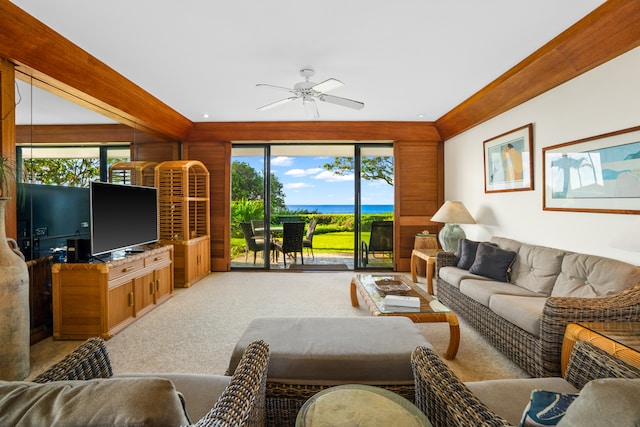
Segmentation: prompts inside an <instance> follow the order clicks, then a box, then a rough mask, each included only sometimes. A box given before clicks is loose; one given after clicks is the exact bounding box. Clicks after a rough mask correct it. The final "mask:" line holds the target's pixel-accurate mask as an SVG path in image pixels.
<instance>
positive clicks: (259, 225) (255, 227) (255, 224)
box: [251, 219, 264, 239]
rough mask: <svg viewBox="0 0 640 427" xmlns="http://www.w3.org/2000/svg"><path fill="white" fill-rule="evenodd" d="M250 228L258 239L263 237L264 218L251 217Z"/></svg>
mask: <svg viewBox="0 0 640 427" xmlns="http://www.w3.org/2000/svg"><path fill="white" fill-rule="evenodd" d="M251 230H252V231H253V235H254V236H255V237H256V238H258V239H264V220H263V219H252V220H251Z"/></svg>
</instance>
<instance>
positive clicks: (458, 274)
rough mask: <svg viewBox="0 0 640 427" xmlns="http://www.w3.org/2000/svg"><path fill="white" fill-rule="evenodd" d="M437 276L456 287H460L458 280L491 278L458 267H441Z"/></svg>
mask: <svg viewBox="0 0 640 427" xmlns="http://www.w3.org/2000/svg"><path fill="white" fill-rule="evenodd" d="M438 277H439V278H440V279H442V280H444V281H445V282H447V283H449V284H450V285H451V286H454V287H456V288H460V282H461V281H462V280H463V279H477V280H491V279H489V278H488V277H484V276H480V275H478V274H472V273H469V270H463V269H462V268H458V267H442V268H441V269H440V270H439V271H438Z"/></svg>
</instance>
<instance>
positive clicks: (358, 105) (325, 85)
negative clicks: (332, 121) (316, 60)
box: [256, 68, 364, 118]
mask: <svg viewBox="0 0 640 427" xmlns="http://www.w3.org/2000/svg"><path fill="white" fill-rule="evenodd" d="M315 73H316V72H315V71H314V70H313V69H312V68H303V69H301V70H300V75H301V76H302V77H304V79H305V80H304V81H303V82H299V83H296V84H295V85H294V86H293V88H292V89H290V88H286V87H282V86H274V85H270V84H264V83H258V84H257V85H256V86H258V87H270V88H274V89H279V90H285V91H287V92H290V93H292V94H293V96H290V97H288V98H284V99H281V100H280V101H276V102H272V103H270V104H267V105H263V106H262V107H260V108H258V110H259V111H264V110H269V109H271V108H274V107H277V106H279V105H282V104H286V103H288V102H291V101H295V100H296V99H302V105H303V106H304V108H305V110H306V111H307V113H308V114H309V115H310V116H311V117H314V118H318V117H320V114H319V113H318V106H317V105H316V102H315V101H316V100H320V101H323V102H329V103H331V104H336V105H341V106H343V107H349V108H354V109H356V110H361V109H362V108H363V107H364V103H362V102H360V101H354V100H352V99H347V98H342V97H340V96H334V95H328V94H327V92H329V91H331V90H334V89H337V88H339V87H340V86H342V85H343V83H342V82H341V81H340V80H336V79H333V78H331V79H327V80H325V81H323V82H320V83H314V82H311V81H309V79H310V78H311V77H313V75H314V74H315Z"/></svg>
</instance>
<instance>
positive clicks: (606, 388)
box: [558, 378, 640, 427]
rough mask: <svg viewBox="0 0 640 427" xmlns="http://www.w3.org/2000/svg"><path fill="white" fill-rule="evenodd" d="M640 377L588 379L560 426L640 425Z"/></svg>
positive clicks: (626, 426) (627, 426) (619, 426)
mask: <svg viewBox="0 0 640 427" xmlns="http://www.w3.org/2000/svg"><path fill="white" fill-rule="evenodd" d="M639 401H640V379H624V378H602V379H597V380H593V381H590V382H588V383H587V384H586V385H585V386H584V387H583V388H582V390H581V391H580V396H579V397H578V398H577V399H576V400H575V401H574V402H573V403H572V404H571V405H570V406H569V408H568V409H567V413H566V414H565V416H564V417H563V418H562V420H560V422H559V423H558V426H580V427H591V426H593V427H596V426H598V427H599V426H607V425H608V426H616V427H631V426H638V425H640V405H638V402H639Z"/></svg>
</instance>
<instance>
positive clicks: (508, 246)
mask: <svg viewBox="0 0 640 427" xmlns="http://www.w3.org/2000/svg"><path fill="white" fill-rule="evenodd" d="M489 242H491V243H494V244H496V245H498V247H499V248H500V249H504V250H507V251H513V252H518V251H519V250H520V246H522V242H519V241H517V240H513V239H509V238H507V237H499V236H493V237H491V239H489Z"/></svg>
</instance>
